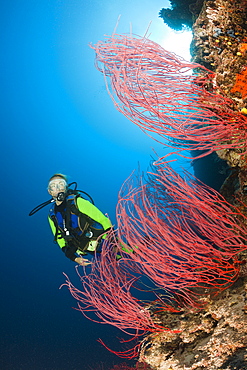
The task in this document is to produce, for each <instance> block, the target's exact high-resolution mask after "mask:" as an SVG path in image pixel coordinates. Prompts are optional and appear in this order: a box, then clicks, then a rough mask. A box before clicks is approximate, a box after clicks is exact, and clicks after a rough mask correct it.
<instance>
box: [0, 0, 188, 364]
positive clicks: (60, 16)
mask: <svg viewBox="0 0 247 370" xmlns="http://www.w3.org/2000/svg"><path fill="white" fill-rule="evenodd" d="M164 6H167V2H166V1H165V2H164V1H158V0H156V1H153V2H152V3H150V1H147V0H146V1H139V0H138V1H135V2H134V4H133V1H130V0H127V1H125V2H122V1H120V0H119V1H114V2H112V1H110V0H109V1H106V2H101V1H97V0H96V1H92V0H84V1H81V0H50V1H49V0H29V1H27V0H26V1H25V0H24V1H18V0H13V1H6V2H1V5H0V7H1V8H0V17H1V22H0V29H1V32H0V37H1V55H2V61H1V71H2V73H1V110H0V114H1V137H0V140H1V193H0V194H1V213H2V215H1V262H0V263H1V269H0V271H1V285H0V289H1V306H0V317H1V327H0V330H1V336H0V368H1V369H3V370H21V369H23V370H29V369H40V370H41V369H42V370H44V369H47V370H72V369H74V370H83V369H88V367H89V366H91V368H94V369H96V368H97V364H100V363H104V366H105V369H107V368H109V367H110V366H111V365H112V364H113V363H120V362H122V361H123V360H122V359H119V358H118V357H116V356H115V355H113V354H111V353H109V352H108V351H107V350H106V349H105V348H104V347H103V346H102V345H101V344H99V343H98V342H97V339H98V338H102V339H103V340H104V341H105V342H106V344H107V345H109V346H110V347H112V348H113V349H114V350H121V349H123V348H122V347H121V346H120V345H118V344H117V342H116V339H115V338H116V337H121V336H122V335H121V333H120V332H119V331H118V330H117V329H115V328H113V327H110V326H108V325H107V326H106V325H99V324H95V323H93V322H91V321H89V320H87V319H85V318H84V317H83V316H82V314H81V313H80V312H78V311H75V310H73V309H72V307H75V306H76V302H75V300H74V299H73V298H72V297H71V296H70V294H69V292H68V290H67V289H66V288H62V289H61V290H59V287H60V285H61V284H63V283H64V281H65V278H64V276H63V274H62V273H63V272H65V273H66V274H68V275H69V276H70V278H71V280H72V281H73V282H74V283H75V285H77V286H78V285H79V281H78V278H77V276H76V274H75V270H74V263H73V262H71V261H69V260H68V259H66V258H65V256H64V255H63V254H62V253H61V251H60V250H59V248H58V247H57V246H56V245H54V244H53V241H52V240H53V238H52V235H51V232H50V230H49V226H48V222H47V212H48V209H47V208H46V209H42V210H41V211H40V212H38V213H37V214H36V215H34V216H32V217H28V213H29V212H30V210H31V209H32V208H33V207H35V206H36V205H38V204H39V203H41V202H43V201H45V200H47V199H49V196H48V194H47V191H46V187H47V181H48V179H49V177H50V176H51V175H52V174H53V173H54V172H62V173H65V174H67V175H68V177H69V181H71V182H72V181H77V182H78V188H79V189H82V190H84V191H86V192H88V193H90V195H91V196H92V197H93V198H94V201H95V203H96V205H97V206H98V207H99V208H100V209H101V210H102V211H103V212H107V213H108V214H109V216H110V218H111V219H112V221H113V223H115V206H116V202H117V196H118V191H119V189H120V187H121V185H122V183H123V181H124V180H125V179H126V178H127V177H128V176H129V175H130V173H131V172H132V171H133V170H134V169H136V168H137V167H138V164H139V163H140V165H141V168H142V170H146V168H147V166H148V164H149V161H150V158H151V157H150V156H151V155H153V152H152V148H154V149H155V150H156V151H157V152H158V154H161V155H164V154H165V150H164V149H163V148H162V147H160V146H159V145H158V144H156V143H155V142H154V141H152V140H151V139H150V138H148V137H147V136H146V135H144V134H143V133H142V132H141V131H140V130H139V129H138V128H137V127H135V126H134V125H133V124H132V123H131V122H128V121H127V120H126V119H125V118H124V117H122V115H121V114H120V113H118V112H117V111H116V109H115V108H114V106H113V104H112V102H111V100H110V98H109V97H108V95H107V92H106V89H105V86H104V81H103V77H102V76H101V74H100V73H99V72H98V71H97V70H96V69H95V67H94V52H93V51H92V50H91V49H90V48H89V46H88V44H89V43H90V42H93V43H95V42H97V41H98V40H99V39H102V38H103V36H104V34H105V33H108V34H109V33H111V32H112V31H113V29H114V27H115V23H116V21H117V18H118V16H119V14H122V18H121V19H122V20H121V24H120V26H119V32H128V31H129V23H130V22H132V23H133V25H134V32H136V33H139V34H143V33H144V32H145V30H146V27H147V26H148V23H149V21H150V20H153V22H154V30H155V32H157V29H158V28H157V25H156V23H157V22H159V27H160V30H165V26H164V25H163V23H162V20H161V19H158V12H159V10H160V9H161V8H162V7H164ZM155 22H156V23H155ZM155 32H154V33H155ZM160 32H163V31H160ZM164 32H165V31H164ZM186 165H188V163H186Z"/></svg>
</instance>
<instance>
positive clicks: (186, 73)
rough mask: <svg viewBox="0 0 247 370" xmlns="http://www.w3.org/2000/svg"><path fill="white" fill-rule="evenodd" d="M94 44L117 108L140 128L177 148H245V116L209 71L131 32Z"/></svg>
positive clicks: (246, 125) (101, 69)
mask: <svg viewBox="0 0 247 370" xmlns="http://www.w3.org/2000/svg"><path fill="white" fill-rule="evenodd" d="M92 47H93V49H94V50H95V52H96V66H97V68H98V69H99V70H100V71H101V72H102V73H103V74H104V75H105V79H106V82H107V83H108V90H109V92H110V94H111V97H112V99H113V101H114V103H115V105H116V107H117V109H118V110H119V111H120V112H122V113H123V114H124V115H125V116H126V117H127V118H129V119H130V120H131V121H132V122H134V123H135V124H136V125H138V126H139V127H140V128H141V129H142V130H144V132H147V133H149V134H151V135H152V134H158V135H159V138H158V139H157V138H156V136H155V135H154V136H153V137H154V138H156V140H160V141H162V142H163V143H164V144H167V145H169V146H171V147H175V148H177V147H178V143H179V147H180V150H181V148H184V149H187V150H197V149H199V150H206V151H207V153H210V152H212V151H216V150H220V149H226V148H228V149H229V148H238V149H241V150H242V151H244V152H245V150H246V139H247V134H246V127H247V118H246V117H245V115H243V114H242V113H240V112H238V109H237V107H236V103H235V101H234V100H232V99H230V98H228V97H227V96H226V95H224V94H223V92H222V91H221V89H220V87H219V86H217V85H216V82H215V75H214V73H212V71H210V70H209V69H207V68H206V67H204V66H202V65H199V64H197V63H192V62H187V61H185V60H184V59H183V58H181V57H179V56H177V55H175V54H174V53H172V52H169V51H167V50H165V49H163V48H162V47H161V46H160V45H158V44H157V43H155V42H153V41H151V40H150V39H148V38H146V37H139V36H136V35H132V34H124V35H118V34H113V35H112V36H109V37H108V38H106V39H105V40H104V41H99V42H98V43H97V44H96V45H94V46H92ZM175 143H176V144H175ZM178 152H179V150H178ZM180 154H181V153H180Z"/></svg>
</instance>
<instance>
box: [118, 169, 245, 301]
mask: <svg viewBox="0 0 247 370" xmlns="http://www.w3.org/2000/svg"><path fill="white" fill-rule="evenodd" d="M156 168H157V170H156V171H154V172H150V173H149V178H148V182H147V184H142V183H141V181H140V182H139V186H138V187H135V186H134V185H133V178H132V180H131V179H129V180H128V181H127V182H126V183H125V185H124V187H123V188H122V191H121V193H120V198H119V202H118V206H117V218H118V225H119V237H120V239H123V240H127V241H128V243H129V244H130V245H131V247H132V248H134V246H136V248H135V252H134V253H133V254H132V256H131V258H132V259H133V260H134V261H135V262H136V263H137V264H138V266H140V268H141V269H142V271H143V273H144V274H146V275H147V276H149V277H150V278H151V279H152V280H153V282H154V283H155V284H157V285H158V286H160V287H162V288H164V289H166V290H168V291H174V292H175V291H176V294H177V293H178V294H179V295H180V296H181V297H184V298H185V299H186V301H187V303H188V304H190V305H192V306H196V293H195V290H193V289H194V288H203V289H208V290H209V291H210V290H212V291H213V292H216V293H217V292H219V291H221V290H223V289H225V288H227V287H228V286H229V285H230V284H232V283H233V282H234V281H235V280H236V279H237V277H238V273H239V264H238V261H237V258H236V255H237V253H239V252H241V251H243V250H245V249H246V245H245V244H244V242H243V241H244V238H246V232H247V229H246V227H245V225H244V222H241V219H240V218H239V217H238V216H241V214H240V212H239V210H238V209H237V208H234V207H232V206H231V205H230V204H228V203H227V202H226V201H225V200H224V198H223V197H222V196H221V195H220V194H219V193H217V192H216V191H214V190H213V189H211V188H209V187H207V186H206V185H203V184H202V183H200V184H198V183H196V181H195V178H193V177H192V176H190V175H189V174H188V173H186V177H187V179H186V181H185V179H183V178H182V177H181V176H179V175H178V174H177V173H176V172H175V171H174V170H173V169H172V168H171V167H170V166H169V165H168V164H167V163H165V164H162V163H156ZM237 217H238V218H237ZM192 288H193V289H192ZM199 297H200V295H199Z"/></svg>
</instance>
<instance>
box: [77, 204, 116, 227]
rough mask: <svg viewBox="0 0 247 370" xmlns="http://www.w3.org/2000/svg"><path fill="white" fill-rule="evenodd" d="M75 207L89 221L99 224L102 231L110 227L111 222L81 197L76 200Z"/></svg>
mask: <svg viewBox="0 0 247 370" xmlns="http://www.w3.org/2000/svg"><path fill="white" fill-rule="evenodd" d="M76 202H77V207H78V209H79V211H80V212H82V213H84V214H86V215H87V216H89V217H90V218H91V219H93V220H94V221H96V222H99V223H100V224H101V225H102V227H103V229H104V230H108V229H110V228H111V227H112V224H111V221H110V219H109V218H108V217H106V216H105V215H104V213H102V212H101V211H100V210H99V209H98V208H97V207H95V206H94V205H93V204H92V203H90V202H89V201H88V200H86V199H83V198H81V197H78V198H76Z"/></svg>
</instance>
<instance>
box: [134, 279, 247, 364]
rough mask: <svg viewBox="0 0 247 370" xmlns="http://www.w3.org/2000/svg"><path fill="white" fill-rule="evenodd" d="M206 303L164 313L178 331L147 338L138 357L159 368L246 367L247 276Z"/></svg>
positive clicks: (165, 320)
mask: <svg viewBox="0 0 247 370" xmlns="http://www.w3.org/2000/svg"><path fill="white" fill-rule="evenodd" d="M205 303H206V306H205V309H203V310H200V311H198V312H186V311H184V312H183V313H181V314H167V313H163V314H162V315H161V316H160V320H161V321H162V322H163V323H164V324H166V325H167V326H168V327H169V328H171V329H172V330H179V331H180V333H177V334H176V333H173V332H169V331H168V332H164V333H159V334H156V335H152V336H150V337H148V338H146V341H145V343H146V344H145V343H144V344H143V347H142V350H141V354H140V359H141V360H143V361H146V362H147V363H148V364H150V365H151V366H152V368H153V369H159V370H205V369H207V370H216V369H217V370H220V369H222V370H223V369H224V370H234V369H238V370H247V278H244V277H240V278H239V280H238V281H237V282H236V283H235V285H234V286H233V287H231V288H230V289H228V290H226V291H224V292H222V293H221V294H220V295H219V296H218V297H217V298H211V299H208V300H207V302H205ZM147 343H148V344H147Z"/></svg>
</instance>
